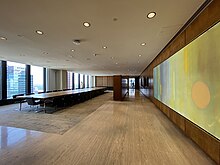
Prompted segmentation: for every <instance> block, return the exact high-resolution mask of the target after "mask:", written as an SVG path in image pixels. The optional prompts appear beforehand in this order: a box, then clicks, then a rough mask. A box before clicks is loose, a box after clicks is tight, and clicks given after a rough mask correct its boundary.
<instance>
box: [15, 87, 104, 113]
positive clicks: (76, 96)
mask: <svg viewBox="0 0 220 165" xmlns="http://www.w3.org/2000/svg"><path fill="white" fill-rule="evenodd" d="M106 89H107V88H106V87H94V88H84V89H75V90H66V91H58V92H50V93H40V94H32V95H23V96H17V98H19V99H21V100H22V99H23V100H27V99H33V100H40V101H41V103H43V106H44V110H45V112H46V104H47V101H48V100H51V99H54V98H56V99H57V100H58V101H59V103H62V104H63V105H65V104H67V105H69V104H70V105H71V103H73V102H74V103H79V102H82V101H85V100H89V99H91V98H93V97H96V96H98V95H101V94H103V93H104V91H105V90H106ZM21 104H22V101H21V102H20V110H21Z"/></svg>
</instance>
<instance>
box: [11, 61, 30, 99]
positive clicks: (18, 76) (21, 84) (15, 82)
mask: <svg viewBox="0 0 220 165" xmlns="http://www.w3.org/2000/svg"><path fill="white" fill-rule="evenodd" d="M25 69H26V65H25V64H20V63H15V62H10V61H7V98H12V96H13V95H16V94H23V93H25Z"/></svg>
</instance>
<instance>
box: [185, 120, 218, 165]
mask: <svg viewBox="0 0 220 165" xmlns="http://www.w3.org/2000/svg"><path fill="white" fill-rule="evenodd" d="M185 123H186V124H185V126H186V131H185V133H186V135H187V136H188V137H189V138H191V139H192V140H193V141H194V142H195V143H196V144H198V145H199V146H200V147H201V148H202V149H203V150H204V151H205V152H206V153H207V154H208V155H210V157H211V158H212V159H213V160H214V161H216V162H217V163H220V160H219V141H218V140H217V139H215V138H214V137H212V136H211V135H210V134H208V133H206V132H205V131H203V130H202V129H201V128H199V127H197V126H196V125H195V124H193V123H192V122H190V121H188V120H186V121H185Z"/></svg>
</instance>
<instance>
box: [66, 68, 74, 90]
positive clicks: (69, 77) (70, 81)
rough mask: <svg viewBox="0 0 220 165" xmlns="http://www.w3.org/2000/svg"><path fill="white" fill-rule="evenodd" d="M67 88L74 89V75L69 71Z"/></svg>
mask: <svg viewBox="0 0 220 165" xmlns="http://www.w3.org/2000/svg"><path fill="white" fill-rule="evenodd" d="M67 88H68V89H72V88H73V73H72V72H69V71H67Z"/></svg>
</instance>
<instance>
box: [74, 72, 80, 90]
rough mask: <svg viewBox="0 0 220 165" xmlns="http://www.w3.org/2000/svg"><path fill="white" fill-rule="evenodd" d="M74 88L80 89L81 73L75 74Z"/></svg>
mask: <svg viewBox="0 0 220 165" xmlns="http://www.w3.org/2000/svg"><path fill="white" fill-rule="evenodd" d="M74 86H75V89H78V88H79V73H74Z"/></svg>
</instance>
